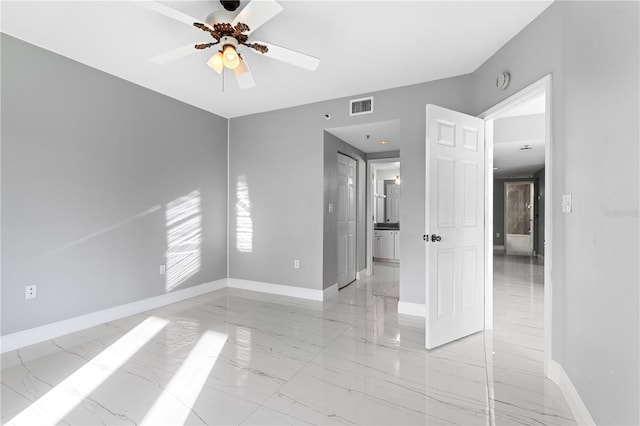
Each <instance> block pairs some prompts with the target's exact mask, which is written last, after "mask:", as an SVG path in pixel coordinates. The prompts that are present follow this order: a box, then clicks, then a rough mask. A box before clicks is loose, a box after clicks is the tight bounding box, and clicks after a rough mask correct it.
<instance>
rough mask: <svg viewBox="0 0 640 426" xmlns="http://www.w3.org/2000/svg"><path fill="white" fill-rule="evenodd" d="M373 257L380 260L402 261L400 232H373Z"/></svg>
mask: <svg viewBox="0 0 640 426" xmlns="http://www.w3.org/2000/svg"><path fill="white" fill-rule="evenodd" d="M373 257H375V258H380V259H389V260H399V259H400V231H387V230H375V231H373Z"/></svg>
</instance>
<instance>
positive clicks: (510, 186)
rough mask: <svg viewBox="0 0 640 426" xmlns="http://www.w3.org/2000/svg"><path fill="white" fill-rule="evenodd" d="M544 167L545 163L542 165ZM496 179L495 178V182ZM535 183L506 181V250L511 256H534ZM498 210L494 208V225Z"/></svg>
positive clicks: (504, 216) (494, 224)
mask: <svg viewBox="0 0 640 426" xmlns="http://www.w3.org/2000/svg"><path fill="white" fill-rule="evenodd" d="M542 167H544V165H542ZM495 181H496V179H495V178H494V182H495ZM533 200H534V183H533V182H532V181H507V182H505V183H504V215H503V218H504V220H503V222H504V242H505V244H504V248H505V250H504V252H505V254H506V255H509V256H533V255H534V252H535V251H534V248H533V245H534V244H533V236H534V235H535V231H536V229H535V228H536V226H535V222H534V218H535V213H536V212H535V208H534V205H533ZM497 216H498V215H497V210H494V219H493V222H494V223H493V227H494V228H495V229H499V228H498V227H497V226H496V223H495V222H496V217H497Z"/></svg>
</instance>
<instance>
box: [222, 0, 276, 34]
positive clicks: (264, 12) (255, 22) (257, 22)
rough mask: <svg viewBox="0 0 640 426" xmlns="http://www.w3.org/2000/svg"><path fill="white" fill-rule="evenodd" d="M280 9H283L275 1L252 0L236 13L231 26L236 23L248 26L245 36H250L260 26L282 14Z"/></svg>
mask: <svg viewBox="0 0 640 426" xmlns="http://www.w3.org/2000/svg"><path fill="white" fill-rule="evenodd" d="M282 9H283V7H282V6H281V5H280V3H278V2H277V1H275V0H254V1H252V2H249V4H248V5H246V6H245V7H244V9H242V10H241V11H240V13H238V15H237V16H236V17H235V19H234V20H233V22H232V23H231V24H232V25H233V26H235V25H236V24H237V23H238V22H242V23H243V24H247V25H248V26H249V31H247V34H250V33H251V32H252V31H255V30H257V29H258V28H260V27H261V26H262V24H264V23H265V22H267V21H268V20H270V19H271V18H273V17H274V16H276V15H277V14H278V13H280V12H282Z"/></svg>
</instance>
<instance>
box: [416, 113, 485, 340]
mask: <svg viewBox="0 0 640 426" xmlns="http://www.w3.org/2000/svg"><path fill="white" fill-rule="evenodd" d="M426 120H427V138H426V155H427V157H426V164H427V173H426V178H427V182H426V202H427V206H426V223H425V226H426V231H427V232H428V234H427V235H428V236H429V237H432V236H439V237H440V238H441V239H440V240H439V241H432V238H428V240H429V241H428V242H426V243H425V244H426V247H427V248H426V272H425V275H426V306H427V316H426V328H425V330H426V333H425V334H426V336H425V337H426V339H425V344H426V347H427V349H431V348H434V347H437V346H440V345H443V344H445V343H448V342H451V341H453V340H457V339H459V338H461V337H464V336H467V335H469V334H472V333H475V332H478V331H480V330H482V329H483V328H484V267H483V265H484V263H483V262H484V122H483V120H481V119H478V118H476V117H471V116H468V115H465V114H461V113H458V112H456V111H451V110H447V109H444V108H441V107H438V106H435V105H427V115H426Z"/></svg>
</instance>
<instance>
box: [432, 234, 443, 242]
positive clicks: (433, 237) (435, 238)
mask: <svg viewBox="0 0 640 426" xmlns="http://www.w3.org/2000/svg"><path fill="white" fill-rule="evenodd" d="M440 240H442V237H441V236H440V235H436V234H431V241H432V242H434V243H435V242H438V241H440Z"/></svg>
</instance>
